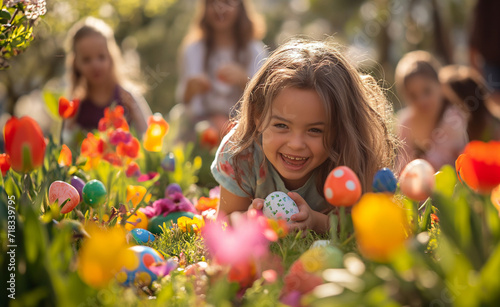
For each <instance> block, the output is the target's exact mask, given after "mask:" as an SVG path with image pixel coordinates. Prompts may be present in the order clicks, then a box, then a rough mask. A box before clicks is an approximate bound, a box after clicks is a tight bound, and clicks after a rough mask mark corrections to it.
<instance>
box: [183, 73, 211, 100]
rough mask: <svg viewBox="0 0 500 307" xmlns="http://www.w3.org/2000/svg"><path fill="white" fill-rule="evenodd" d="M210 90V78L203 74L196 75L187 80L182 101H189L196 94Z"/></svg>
mask: <svg viewBox="0 0 500 307" xmlns="http://www.w3.org/2000/svg"><path fill="white" fill-rule="evenodd" d="M209 90H210V80H208V78H207V76H205V75H198V76H194V77H192V78H190V79H189V80H187V84H186V91H185V93H184V102H185V103H189V102H190V101H191V98H193V97H194V96H196V95H198V94H202V93H205V92H207V91H209Z"/></svg>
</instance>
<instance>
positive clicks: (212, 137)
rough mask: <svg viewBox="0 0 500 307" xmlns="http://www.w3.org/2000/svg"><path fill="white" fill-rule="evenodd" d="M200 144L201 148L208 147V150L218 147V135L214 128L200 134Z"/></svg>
mask: <svg viewBox="0 0 500 307" xmlns="http://www.w3.org/2000/svg"><path fill="white" fill-rule="evenodd" d="M200 143H201V145H202V146H205V147H208V148H210V149H211V148H214V147H216V146H219V143H220V138H219V133H218V132H217V130H216V129H215V128H213V127H208V128H207V129H205V130H204V131H203V132H202V133H201V136H200Z"/></svg>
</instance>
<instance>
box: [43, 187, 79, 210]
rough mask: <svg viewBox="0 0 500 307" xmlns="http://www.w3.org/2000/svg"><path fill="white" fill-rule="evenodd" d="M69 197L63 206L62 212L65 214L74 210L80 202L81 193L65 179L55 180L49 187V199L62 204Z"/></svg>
mask: <svg viewBox="0 0 500 307" xmlns="http://www.w3.org/2000/svg"><path fill="white" fill-rule="evenodd" d="M67 199H69V200H68V201H67V202H66V203H65V204H64V206H63V207H62V208H61V213H63V214H65V213H68V212H70V211H71V210H73V209H74V208H75V207H76V206H77V205H78V204H79V203H80V195H78V191H77V190H76V189H75V188H74V187H73V186H72V185H70V184H69V183H66V182H64V181H54V182H52V184H51V185H50V187H49V201H50V203H54V202H55V201H56V200H57V203H58V204H59V206H60V205H62V204H63V203H64V202H65V201H66V200H67Z"/></svg>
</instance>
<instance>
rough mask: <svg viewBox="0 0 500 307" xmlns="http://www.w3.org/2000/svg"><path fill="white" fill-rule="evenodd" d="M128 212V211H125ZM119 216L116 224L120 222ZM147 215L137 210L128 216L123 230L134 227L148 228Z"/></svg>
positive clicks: (129, 229)
mask: <svg viewBox="0 0 500 307" xmlns="http://www.w3.org/2000/svg"><path fill="white" fill-rule="evenodd" d="M127 214H130V213H127ZM121 220H122V219H121V218H118V221H117V224H119V223H120V222H121ZM148 222H149V220H148V217H147V216H146V214H144V213H143V212H142V211H139V210H137V211H136V212H135V213H134V214H133V215H132V216H130V217H129V218H128V219H127V221H126V222H125V230H128V231H131V230H132V229H134V228H142V229H146V228H148Z"/></svg>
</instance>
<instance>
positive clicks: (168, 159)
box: [161, 153, 175, 172]
mask: <svg viewBox="0 0 500 307" xmlns="http://www.w3.org/2000/svg"><path fill="white" fill-rule="evenodd" d="M161 167H162V168H163V170H165V171H167V172H173V171H175V156H174V154H173V153H169V154H168V155H166V156H165V158H163V160H162V161H161Z"/></svg>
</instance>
